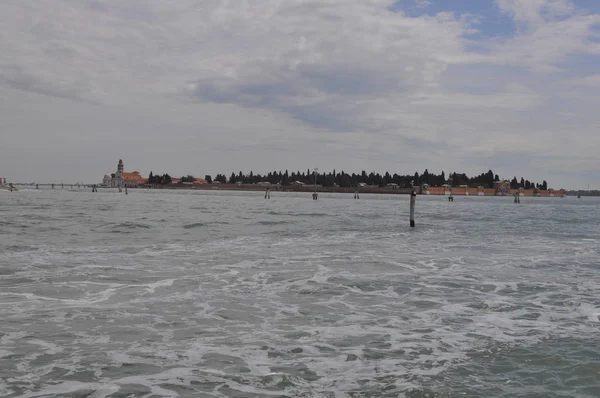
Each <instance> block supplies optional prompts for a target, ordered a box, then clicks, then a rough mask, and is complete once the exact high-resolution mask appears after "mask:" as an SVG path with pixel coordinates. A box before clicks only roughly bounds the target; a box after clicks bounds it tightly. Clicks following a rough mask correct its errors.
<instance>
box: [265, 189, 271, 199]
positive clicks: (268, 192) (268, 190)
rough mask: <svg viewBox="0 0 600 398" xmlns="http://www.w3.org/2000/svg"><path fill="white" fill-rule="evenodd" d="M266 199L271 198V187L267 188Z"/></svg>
mask: <svg viewBox="0 0 600 398" xmlns="http://www.w3.org/2000/svg"><path fill="white" fill-rule="evenodd" d="M265 199H271V190H270V189H269V188H267V189H266V190H265Z"/></svg>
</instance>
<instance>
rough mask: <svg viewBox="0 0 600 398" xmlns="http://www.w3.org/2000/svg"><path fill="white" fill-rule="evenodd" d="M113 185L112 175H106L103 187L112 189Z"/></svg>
mask: <svg viewBox="0 0 600 398" xmlns="http://www.w3.org/2000/svg"><path fill="white" fill-rule="evenodd" d="M111 185H112V177H111V175H110V174H105V175H104V178H103V179H102V186H103V187H110V186H111Z"/></svg>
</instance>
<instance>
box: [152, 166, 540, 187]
mask: <svg viewBox="0 0 600 398" xmlns="http://www.w3.org/2000/svg"><path fill="white" fill-rule="evenodd" d="M204 179H205V180H206V182H207V183H209V184H212V183H214V182H219V183H222V184H226V183H229V184H236V183H239V184H257V183H259V182H269V183H271V184H273V185H277V184H279V185H282V186H288V185H291V184H293V183H295V182H301V183H303V184H306V185H312V184H314V183H315V173H314V172H312V171H311V170H310V169H308V170H307V171H306V172H300V171H296V172H291V173H290V172H288V170H286V171H285V172H281V171H273V172H269V173H267V174H262V175H261V174H258V173H257V174H255V173H254V172H252V171H250V172H249V173H243V172H241V171H240V172H239V173H237V174H236V173H231V175H229V176H226V175H225V174H217V175H216V176H215V178H214V179H213V178H212V176H210V175H206V176H205V177H204ZM171 180H172V179H171V177H169V175H168V174H164V175H162V176H159V175H153V174H152V172H150V177H149V178H148V183H149V184H162V185H167V184H171ZM194 181H195V178H194V177H193V176H191V175H188V176H183V177H181V179H180V181H179V183H184V182H194ZM497 181H500V178H499V177H498V175H497V174H494V172H493V171H492V170H489V171H488V172H487V173H481V174H479V175H477V176H474V177H469V176H467V175H466V174H465V173H450V174H449V175H448V176H446V173H445V172H444V171H442V172H441V173H440V174H435V173H430V172H429V171H428V170H427V169H426V170H425V171H424V172H423V173H422V174H419V173H418V172H415V173H414V174H404V175H403V174H396V173H394V174H390V173H389V172H387V171H386V172H385V173H384V174H379V173H374V172H370V173H367V172H366V171H364V170H363V171H362V172H361V173H360V174H355V173H352V174H349V173H345V172H344V171H340V172H336V170H332V171H331V172H325V173H316V184H317V185H321V186H323V187H334V186H339V187H343V188H350V187H356V186H358V185H359V184H366V185H369V186H377V187H385V186H386V185H388V184H397V185H398V186H400V187H409V186H410V184H411V183H412V184H414V185H416V186H417V185H423V184H427V185H429V186H442V185H444V184H450V185H451V186H453V187H456V186H460V185H466V186H469V187H473V188H475V187H478V186H483V187H485V188H493V186H494V182H497ZM510 188H511V189H518V188H524V189H534V188H538V189H540V190H546V189H548V184H547V183H546V181H543V182H542V183H534V182H532V181H529V180H526V179H525V178H524V177H521V180H520V181H519V180H517V177H514V178H513V179H512V180H511V181H510Z"/></svg>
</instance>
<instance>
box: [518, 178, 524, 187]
mask: <svg viewBox="0 0 600 398" xmlns="http://www.w3.org/2000/svg"><path fill="white" fill-rule="evenodd" d="M519 186H520V187H521V188H525V179H524V178H523V177H521V183H520V184H519Z"/></svg>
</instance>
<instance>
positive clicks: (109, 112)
mask: <svg viewBox="0 0 600 398" xmlns="http://www.w3.org/2000/svg"><path fill="white" fill-rule="evenodd" d="M599 66H600V2H599V1H597V0H451V1H449V0H398V1H392V0H356V1H355V0H260V1H259V0H177V1H165V0H128V1H117V0H112V1H105V0H60V1H59V0H46V1H43V2H42V1H23V0H3V1H2V2H0V176H1V177H6V178H8V180H9V181H14V182H40V183H41V182H55V183H61V182H64V183H76V182H84V183H94V182H99V181H100V180H101V179H102V177H103V176H104V174H106V173H111V172H115V171H116V168H117V162H118V160H119V159H123V161H124V164H125V170H126V171H134V170H137V171H140V172H141V173H142V175H145V176H147V175H148V173H149V172H150V171H153V172H154V174H157V173H161V174H162V173H169V174H171V175H172V176H181V175H187V174H192V175H194V176H198V177H204V175H206V174H210V175H213V176H214V175H216V174H217V173H223V174H227V175H229V174H230V173H231V172H236V173H238V172H239V171H243V172H244V173H247V172H249V171H250V170H252V171H254V173H267V172H269V171H273V170H282V171H284V170H289V171H290V172H291V171H295V170H302V171H303V170H306V169H312V168H315V167H316V168H319V170H320V171H330V170H333V169H336V170H337V171H338V172H339V171H341V170H344V171H345V172H348V173H352V172H356V173H359V172H361V171H362V170H366V171H367V172H371V171H375V172H380V173H384V172H385V171H389V172H390V173H398V174H413V173H414V172H415V171H418V172H419V173H422V172H423V171H424V170H425V169H428V170H429V171H430V172H435V173H439V172H441V171H442V170H444V171H445V172H446V174H448V173H452V172H461V173H462V172H464V173H466V174H468V175H476V174H480V173H482V172H487V170H489V169H492V170H493V171H494V172H495V173H496V174H498V175H499V176H500V177H502V178H512V177H513V176H516V177H517V178H518V179H520V178H521V176H524V177H525V178H526V179H529V180H532V181H536V182H541V181H542V180H543V179H545V180H547V181H548V185H549V186H550V187H552V188H566V189H580V188H581V189H587V186H588V184H589V185H590V187H591V188H596V189H598V188H600V164H599V162H598V153H599V151H600V111H599V109H600V96H599V94H600V67H599Z"/></svg>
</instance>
